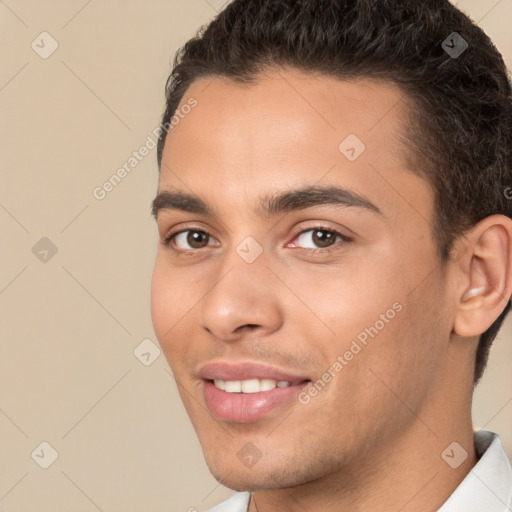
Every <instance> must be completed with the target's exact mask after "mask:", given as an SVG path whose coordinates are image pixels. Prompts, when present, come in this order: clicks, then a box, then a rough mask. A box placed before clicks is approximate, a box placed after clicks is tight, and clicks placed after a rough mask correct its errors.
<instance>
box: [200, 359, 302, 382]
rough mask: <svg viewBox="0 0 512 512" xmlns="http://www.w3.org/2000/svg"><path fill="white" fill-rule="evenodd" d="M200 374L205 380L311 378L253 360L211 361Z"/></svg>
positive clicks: (295, 379) (291, 379) (201, 369)
mask: <svg viewBox="0 0 512 512" xmlns="http://www.w3.org/2000/svg"><path fill="white" fill-rule="evenodd" d="M198 375H199V377H201V378H202V379H205V380H213V379H221V380H249V379H274V380H276V381H278V380H286V381H288V382H292V383H296V382H301V381H303V380H310V379H309V377H308V376H306V375H299V374H297V373H293V372H290V371H287V370H283V369H281V368H276V367H273V366H268V365H264V364H261V363H251V362H240V363H228V362H226V361H216V362H211V363H207V364H205V365H203V366H202V367H201V368H200V369H199V371H198Z"/></svg>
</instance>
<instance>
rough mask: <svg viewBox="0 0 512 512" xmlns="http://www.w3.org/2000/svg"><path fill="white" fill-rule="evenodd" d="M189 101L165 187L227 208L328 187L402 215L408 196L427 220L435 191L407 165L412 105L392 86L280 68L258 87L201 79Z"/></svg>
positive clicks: (169, 152)
mask: <svg viewBox="0 0 512 512" xmlns="http://www.w3.org/2000/svg"><path fill="white" fill-rule="evenodd" d="M190 98H194V99H195V100H196V101H197V106H195V108H193V109H192V110H191V111H190V112H189V113H188V114H187V115H185V116H183V117H182V119H181V120H180V122H179V123H178V124H177V125H176V126H175V127H174V128H173V129H172V130H171V131H170V132H169V135H168V136H167V139H166V143H165V146H164V151H163V155H162V171H161V187H160V188H161V189H165V188H183V185H184V184H185V185H186V186H187V187H188V188H189V189H192V190H193V191H194V192H196V193H197V194H198V195H201V194H204V195H208V194H210V195H211V193H212V192H215V196H216V199H217V201H218V202H219V203H222V202H223V201H227V202H228V203H226V204H229V201H232V200H233V197H240V196H241V195H243V196H244V197H248V196H249V195H260V196H261V195H264V194H266V193H268V192H269V189H274V190H276V191H277V190H282V189H285V188H289V187H294V186H300V185H303V184H305V183H307V184H310V185H312V184H316V183H319V182H321V183H322V184H326V185H342V186H344V187H346V188H350V189H351V190H354V191H356V192H359V193H361V194H364V195H366V196H368V197H371V196H373V197H374V198H379V202H380V204H381V205H382V209H383V210H385V209H387V210H388V211H389V212H392V211H395V213H396V214H397V215H398V214H402V213H403V211H404V208H405V209H407V208H410V207H411V205H410V204H409V205H407V201H405V203H404V195H405V196H408V197H414V198H415V199H414V201H415V202H416V201H417V200H418V198H420V199H423V201H418V203H423V206H419V207H418V208H419V209H420V210H421V209H423V210H424V211H423V212H422V213H423V216H424V218H428V216H429V213H430V212H429V207H430V205H431V197H430V196H431V194H430V188H429V187H428V184H427V183H426V182H425V181H424V180H423V179H421V178H419V177H417V176H416V175H414V174H413V173H412V172H410V170H409V169H408V168H407V158H406V155H407V151H408V148H407V145H406V144H405V142H404V137H403V134H404V129H405V124H404V119H405V118H406V114H407V112H408V108H409V106H408V105H409V103H410V102H409V100H408V98H407V97H406V96H405V94H404V93H403V92H402V91H401V90H400V89H399V88H398V87H397V86H395V85H394V84H392V83H390V82H383V81H375V80H369V79H360V80H339V79H335V78H332V77H326V76H315V75H309V74H304V73H301V72H298V71H284V70H279V71H274V72H269V73H267V74H266V75H263V76H261V77H260V78H259V79H258V81H257V82H256V83H253V84H240V83H237V82H235V81H232V80H229V79H226V78H222V77H207V78H202V79H200V80H198V81H196V82H194V83H193V84H192V85H191V86H190V88H189V89H188V90H187V92H186V93H185V95H184V97H183V99H182V101H181V103H180V105H183V104H184V103H186V102H187V101H189V100H190ZM178 110H179V108H178ZM354 156H355V157H356V158H355V159H354V158H353V157H354ZM348 157H350V158H348ZM213 182H214V183H215V189H214V190H212V188H211V185H212V183H213ZM398 189H400V190H398ZM188 191H190V190H188ZM400 196H402V197H401V199H400ZM418 208H417V209H418Z"/></svg>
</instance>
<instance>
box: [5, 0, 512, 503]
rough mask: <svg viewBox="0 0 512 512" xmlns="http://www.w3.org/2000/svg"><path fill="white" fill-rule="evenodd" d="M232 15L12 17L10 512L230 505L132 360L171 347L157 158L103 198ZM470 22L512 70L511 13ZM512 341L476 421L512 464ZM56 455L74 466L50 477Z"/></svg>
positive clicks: (204, 4) (15, 10)
mask: <svg viewBox="0 0 512 512" xmlns="http://www.w3.org/2000/svg"><path fill="white" fill-rule="evenodd" d="M222 3H223V2H222V1H220V0H217V1H215V0H208V1H206V0H187V1H184V0H181V1H178V0H174V1H171V0H166V1H162V0H161V1H157V0H152V1H142V0H132V1H126V0H125V1H121V0H116V1H105V0H92V1H89V2H87V1H79V2H77V1H60V2H58V1H35V0H32V1H23V0H6V1H5V2H0V20H1V21H0V43H1V47H2V49H3V54H2V55H3V62H2V66H1V69H0V107H1V112H2V115H1V118H0V119H1V132H0V144H1V154H2V170H1V173H0V176H1V186H0V226H1V240H2V245H1V247H2V251H1V266H0V315H1V317H0V325H1V332H2V336H1V343H2V345H1V350H2V357H1V358H0V390H1V391H0V408H1V411H0V429H1V430H0V431H1V435H0V449H1V475H0V511H1V512H15V511H16V512H32V511H34V510H37V511H39V512H50V511H51V512H58V511H64V510H68V511H69V510H72V511H74V512H93V511H96V510H100V511H103V512H121V511H122V512H132V511H133V512H135V511H141V510H148V511H149V510H150V511H152V512H164V511H187V510H189V508H191V507H195V508H197V509H199V510H204V509H205V508H208V507H209V506H211V505H212V504H214V503H217V502H219V501H221V500H222V499H224V498H225V497H227V496H228V495H230V494H231V491H229V490H227V489H224V488H223V487H221V486H219V485H218V483H217V482H216V481H215V480H214V479H213V478H212V477H211V476H210V475H209V472H208V470H207V468H206V465H205V463H204V461H203V458H202V453H201V449H200V446H199V444H198V442H197V440H196V437H195V434H194V432H193V430H192V428H191V425H190V423H189V421H188V418H187V416H186V414H185V413H184V410H183V407H182V406H181V403H180V401H179V399H178V395H177V391H176V388H175V384H174V381H173V379H172V377H171V375H170V373H169V371H168V367H167V364H166V362H165V360H164V358H163V356H162V355H160V357H158V358H157V359H156V360H155V361H154V362H153V363H152V364H151V365H149V366H145V365H143V364H142V363H141V362H140V360H139V359H137V358H136V357H135V356H134V353H133V351H134V349H135V348H136V347H137V346H138V345H139V344H140V343H141V342H142V340H144V339H146V338H149V339H150V340H153V342H155V341H156V340H155V336H154V333H153V330H152V325H151V318H150V310H149V289H150V276H151V271H152V265H153V259H154V255H155V248H156V229H155V226H154V222H153V220H152V218H151V216H150V208H149V206H150V202H151V199H152V198H153V195H154V193H155V191H156V186H157V167H156V151H155V150H151V152H150V154H149V155H148V156H147V157H146V158H145V159H144V160H143V161H141V162H140V163H139V164H138V166H137V167H136V168H135V169H133V171H132V172H131V173H130V174H129V175H128V176H127V177H126V178H125V179H124V180H123V181H122V182H121V183H120V184H119V185H118V186H117V187H116V188H115V189H114V190H112V191H111V192H110V193H108V194H107V196H106V197H105V198H104V199H103V200H97V199H95V198H94V197H93V194H92V191H93V189H94V188H95V187H97V186H101V185H102V184H103V183H104V182H105V181H106V180H107V179H108V178H109V177H110V176H111V175H112V174H113V173H114V172H115V171H116V170H117V169H118V168H119V167H120V166H121V165H123V163H125V162H126V161H127V160H128V158H129V157H130V156H131V153H132V152H133V151H135V150H137V149H138V148H139V147H140V146H141V145H142V144H143V143H144V142H145V140H146V137H147V136H148V135H149V134H150V133H151V131H152V130H153V129H154V128H155V126H157V124H158V122H159V119H160V115H161V112H162V109H163V87H164V82H165V79H166V77H167V75H168V73H169V71H170V64H169V61H170V59H172V58H173V56H174V53H175V51H176V50H177V48H178V47H179V46H181V45H182V44H183V43H184V42H185V41H186V40H187V39H188V38H189V37H191V36H192V35H193V34H194V32H195V30H196V29H197V28H198V27H199V26H200V24H202V23H204V22H207V21H208V20H209V19H211V17H212V16H213V15H215V13H216V11H217V10H218V9H220V7H221V5H222ZM459 6H460V7H462V8H464V9H465V10H467V11H468V12H469V13H470V14H471V15H472V17H473V18H474V19H475V20H480V23H481V25H482V26H483V28H484V29H485V30H486V31H487V33H488V34H489V35H490V36H491V37H492V38H493V40H494V41H495V43H496V45H497V46H498V48H499V49H500V50H501V51H502V52H503V54H504V55H505V58H506V59H507V63H508V66H509V67H510V66H512V61H511V59H512V31H511V30H510V26H509V22H510V19H512V2H511V1H510V0H501V1H499V2H497V1H496V0H460V2H459ZM43 31H47V32H49V33H50V34H51V36H52V37H53V38H54V39H55V40H56V41H57V43H58V45H59V46H58V49H57V50H56V51H55V52H54V53H53V54H52V55H50V56H49V57H48V58H47V59H43V58H41V57H40V56H39V55H38V54H37V53H36V52H35V51H34V50H33V49H32V48H31V43H32V41H34V40H35V41H36V43H38V42H39V49H40V51H43V50H44V49H46V50H45V51H47V50H48V49H49V48H50V41H49V39H45V40H44V41H45V42H44V48H42V47H43V43H41V42H40V41H41V38H38V37H37V36H39V34H40V33H41V32H43ZM44 37H47V36H44ZM511 185H512V184H511ZM42 237H47V238H49V239H50V240H51V241H52V243H53V244H54V245H55V246H56V248H57V253H56V254H55V255H54V256H52V255H51V252H50V253H48V255H47V256H46V259H47V261H46V262H43V261H40V259H39V258H38V257H36V255H35V254H33V252H32V248H33V246H34V245H35V244H36V243H37V242H38V241H39V240H40V239H41V238H42ZM43 250H44V247H40V248H39V251H43ZM39 257H44V253H40V254H39ZM511 327H512V323H511V321H510V320H508V321H507V325H506V327H505V328H504V329H503V330H502V332H501V333H500V339H498V340H497V341H496V343H495V347H494V350H493V353H492V357H491V361H490V364H489V368H488V371H487V374H486V376H485V378H484V381H483V382H482V384H481V385H480V387H479V388H478V390H477V393H476V399H475V409H474V420H475V426H476V427H477V428H479V427H484V426H485V427H486V428H488V429H491V430H495V431H498V432H500V433H501V435H502V436H503V439H504V442H505V445H506V448H507V450H508V453H509V455H511V456H512V372H511V371H510V368H511V362H512V339H511V338H512V332H511ZM143 352H146V351H145V350H144V351H143ZM144 357H145V358H146V359H147V357H148V356H144ZM143 359H144V358H143ZM43 441H46V442H48V443H49V444H50V445H51V446H52V447H53V448H54V449H55V450H56V451H57V452H58V458H57V459H56V461H55V462H54V463H53V464H52V465H51V466H50V467H49V468H48V469H42V468H41V467H40V466H39V465H38V463H39V464H41V463H44V461H48V460H49V457H50V451H49V449H48V448H45V447H44V446H43V447H42V448H41V447H39V445H40V443H41V442H43ZM34 450H35V452H34ZM41 450H43V451H41ZM33 452H34V455H33V457H32V456H31V454H32V453H33Z"/></svg>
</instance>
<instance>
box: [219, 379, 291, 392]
mask: <svg viewBox="0 0 512 512" xmlns="http://www.w3.org/2000/svg"><path fill="white" fill-rule="evenodd" d="M213 383H214V384H215V387H217V388H219V389H222V390H224V391H226V392H228V393H259V392H260V391H270V390H271V389H274V388H275V387H276V386H277V387H278V388H286V387H288V386H291V385H292V383H291V382H288V381H286V380H278V381H275V380H274V379H249V380H220V379H215V380H214V381H213Z"/></svg>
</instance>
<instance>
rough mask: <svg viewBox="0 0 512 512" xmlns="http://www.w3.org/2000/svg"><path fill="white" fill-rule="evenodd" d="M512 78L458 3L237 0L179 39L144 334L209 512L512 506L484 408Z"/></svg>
mask: <svg viewBox="0 0 512 512" xmlns="http://www.w3.org/2000/svg"><path fill="white" fill-rule="evenodd" d="M510 94H511V87H510V83H509V81H508V79H507V75H506V69H505V65H504V63H503V60H502V58H501V56H500V54H499V53H498V52H497V50H496V49H495V48H494V46H493V45H492V44H491V42H490V41H489V39H488V38H487V37H486V36H485V34H484V33H483V32H482V30H481V29H479V28H478V27H477V26H475V25H474V24H473V23H472V22H471V21H470V20H469V19H468V18H467V17H466V16H465V15H464V14H463V13H461V12H460V11H459V10H457V9H456V8H455V7H453V6H452V5H451V4H450V3H448V1H445V0H431V1H429V2H425V1H423V0H408V1H405V0H309V1H307V0H305V1H293V0H272V1H269V0H234V1H233V2H231V3H229V4H228V5H227V6H226V7H225V8H224V10H223V11H222V12H221V13H220V14H219V15H218V16H217V17H216V19H215V20H213V21H212V22H211V23H210V24H209V26H208V27H206V28H205V29H204V30H202V31H201V32H200V33H199V34H198V35H197V37H195V38H194V39H192V40H191V41H189V42H188V43H187V44H186V45H185V46H184V48H183V49H182V51H181V52H180V53H179V55H178V57H177V59H176V61H175V66H174V69H173V72H172V74H171V76H170V78H169V81H168V85H167V106H166V110H165V113H164V116H163V120H162V133H161V136H160V141H159V147H158V163H159V167H160V182H159V191H158V195H157V197H156V198H155V200H154V202H153V213H154V215H155V217H156V219H157V224H158V231H159V237H160V244H159V248H158V253H157V259H156V263H155V268H154V273H153V280H152V317H153V323H154V327H155V332H156V334H157V337H158V339H159V342H160V344H161V346H162V349H163V351H164V352H165V355H166V357H167V360H168V362H169V364H170V366H171V368H172V371H173V373H174V376H175V378H176V382H177V385H178V388H179V392H180V396H181V398H182V400H183V402H184V405H185V408H186V410H187V412H188V414H189V416H190V419H191V421H192V424H193V426H194V428H195V430H196V432H197V435H198V437H199V440H200V442H201V445H202V448H203V451H204V455H205V458H206V462H207V464H208V467H209V469H210V470H211V472H212V474H213V475H214V477H215V478H216V479H217V480H218V481H219V482H221V483H222V484H224V485H225V486H227V487H229V488H231V489H233V490H235V491H238V492H237V493H236V494H235V495H234V496H233V497H232V498H231V499H230V500H228V501H226V502H225V503H224V504H221V505H218V506H217V507H214V508H213V509H212V512H213V511H215V512H221V511H222V512H242V511H250V512H277V511H279V512H282V511H290V512H291V511H294V512H295V511H308V512H320V511H321V512H331V511H342V510H346V511H363V510H364V511H367V510H371V511H382V512H391V511H393V512H395V511H402V512H412V511H414V512H427V511H434V510H440V511H442V512H455V511H464V512H471V511H475V512H476V511H478V512H482V511H486V512H498V511H499V512H505V511H510V510H512V508H511V507H512V470H511V468H510V464H509V462H508V460H507V458H506V456H505V453H504V451H503V448H502V445H501V441H500V438H499V436H498V435H497V434H494V433H490V432H485V431H482V432H477V433H475V432H474V431H473V426H472V421H471V398H472V392H473V388H474V384H475V383H476V382H477V381H478V379H479V378H480V377H481V375H482V372H483V370H484V367H485V364H486V360H487V355H488V351H489V347H490V345H491V342H492V340H493V339H494V337H495V336H496V333H497V331H498V329H499V327H500V325H501V323H502V321H503V319H504V317H505V315H506V313H507V312H508V310H509V308H510V297H511V294H512V220H511V217H512V205H511V201H510V200H509V199H508V197H511V195H510V193H509V192H507V190H509V191H510V190H511V189H510V188H509V187H510V185H511V184H512V105H511V99H510Z"/></svg>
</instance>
